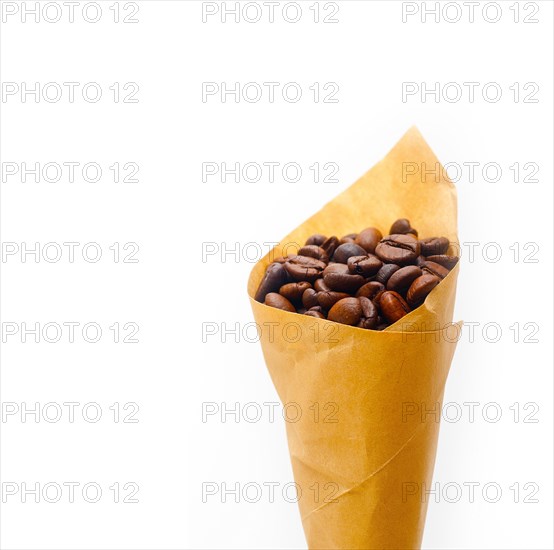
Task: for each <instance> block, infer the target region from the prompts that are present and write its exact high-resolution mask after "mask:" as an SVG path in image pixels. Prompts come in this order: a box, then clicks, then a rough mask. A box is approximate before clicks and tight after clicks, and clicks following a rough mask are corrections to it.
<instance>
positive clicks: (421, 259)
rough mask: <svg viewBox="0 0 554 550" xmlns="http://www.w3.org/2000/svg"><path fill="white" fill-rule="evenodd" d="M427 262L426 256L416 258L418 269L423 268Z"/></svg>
mask: <svg viewBox="0 0 554 550" xmlns="http://www.w3.org/2000/svg"><path fill="white" fill-rule="evenodd" d="M426 261H427V260H426V258H425V256H422V255H421V254H420V255H419V256H418V257H417V258H416V261H415V263H416V265H417V267H421V266H422V265H423V264H424V263H425V262H426Z"/></svg>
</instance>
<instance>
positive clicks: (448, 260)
mask: <svg viewBox="0 0 554 550" xmlns="http://www.w3.org/2000/svg"><path fill="white" fill-rule="evenodd" d="M458 260H459V258H458V256H448V255H446V254H440V255H436V256H428V257H427V261H429V262H435V263H436V264H440V265H442V266H443V267H446V269H454V266H455V265H456V264H457V263H458Z"/></svg>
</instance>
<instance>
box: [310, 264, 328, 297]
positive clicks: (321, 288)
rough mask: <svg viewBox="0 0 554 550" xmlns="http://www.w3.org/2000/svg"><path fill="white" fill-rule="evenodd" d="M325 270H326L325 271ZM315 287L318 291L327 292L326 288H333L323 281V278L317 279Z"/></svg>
mask: <svg viewBox="0 0 554 550" xmlns="http://www.w3.org/2000/svg"><path fill="white" fill-rule="evenodd" d="M326 269H327V268H326ZM324 272H325V271H324ZM314 288H315V289H316V290H317V291H318V292H325V291H326V290H331V289H330V288H329V287H328V286H327V285H326V284H325V282H324V281H323V279H317V281H316V282H315V283H314Z"/></svg>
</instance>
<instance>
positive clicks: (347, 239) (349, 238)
mask: <svg viewBox="0 0 554 550" xmlns="http://www.w3.org/2000/svg"><path fill="white" fill-rule="evenodd" d="M357 236H358V235H357V234H356V233H349V234H348V235H345V236H344V237H343V238H342V239H341V240H340V244H344V243H353V242H354V241H355V240H356V237H357Z"/></svg>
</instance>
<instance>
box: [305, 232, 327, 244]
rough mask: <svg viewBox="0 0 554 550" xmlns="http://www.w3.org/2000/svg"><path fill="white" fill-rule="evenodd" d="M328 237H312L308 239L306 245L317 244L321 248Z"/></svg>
mask: <svg viewBox="0 0 554 550" xmlns="http://www.w3.org/2000/svg"><path fill="white" fill-rule="evenodd" d="M326 239H327V237H326V236H325V235H318V234H316V235H312V236H311V237H308V238H307V240H306V242H305V243H304V244H305V246H308V245H310V244H315V245H316V246H321V245H322V244H323V243H324V242H325V240H326Z"/></svg>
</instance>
